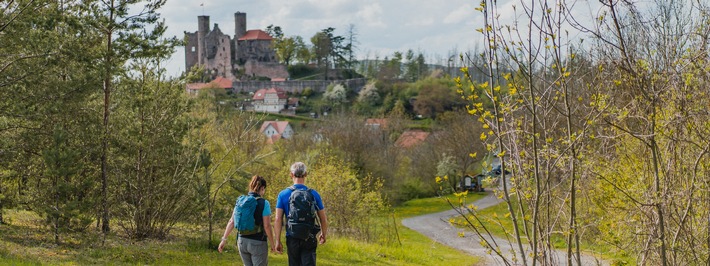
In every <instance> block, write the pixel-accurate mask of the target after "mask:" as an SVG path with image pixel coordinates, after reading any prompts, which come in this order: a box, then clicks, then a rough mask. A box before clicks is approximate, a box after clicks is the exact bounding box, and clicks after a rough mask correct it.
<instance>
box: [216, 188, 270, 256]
mask: <svg viewBox="0 0 710 266" xmlns="http://www.w3.org/2000/svg"><path fill="white" fill-rule="evenodd" d="M264 191H266V180H265V179H264V178H263V177H261V176H258V175H255V176H253V177H252V178H251V182H250V183H249V194H248V195H246V196H240V197H239V199H237V204H236V205H235V207H234V211H233V212H232V218H230V219H229V222H228V223H227V228H225V230H224V235H222V241H221V242H219V248H217V250H219V252H220V253H222V250H223V249H224V244H225V243H227V237H228V236H229V234H230V233H231V232H232V229H234V228H237V230H238V231H239V233H238V234H239V236H238V238H237V247H239V255H240V256H241V257H242V262H243V263H244V265H246V266H252V265H268V261H267V260H268V257H269V246H271V248H272V250H274V251H275V249H274V243H273V242H271V241H273V234H272V231H271V205H270V204H269V201H268V200H266V199H264V198H262V197H261V196H262V195H264ZM249 197H251V198H249ZM250 200H252V202H251V204H250V203H248V202H249V201H250ZM242 203H243V204H242ZM249 206H251V207H249ZM242 212H244V213H245V214H243V215H242ZM251 217H253V219H250V218H251ZM240 227H242V228H240ZM267 242H271V243H270V245H267Z"/></svg>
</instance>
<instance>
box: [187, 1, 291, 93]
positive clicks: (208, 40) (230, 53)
mask: <svg viewBox="0 0 710 266" xmlns="http://www.w3.org/2000/svg"><path fill="white" fill-rule="evenodd" d="M209 26H210V17H209V16H198V17H197V31H196V32H187V31H186V32H185V40H186V44H185V70H186V71H189V70H190V69H192V68H193V67H194V66H195V65H202V66H204V68H205V70H206V71H207V72H208V73H209V74H210V75H211V76H213V77H215V76H223V77H225V78H227V79H230V80H233V81H236V80H251V79H257V78H264V77H266V78H270V79H272V80H275V79H281V80H283V79H287V78H288V71H287V70H286V67H285V66H284V65H282V64H280V63H279V62H278V59H277V58H276V53H275V52H274V49H273V48H272V46H271V41H272V39H273V38H272V37H271V36H270V35H269V34H268V33H266V32H264V31H262V30H259V29H255V30H247V29H246V28H247V14H246V13H241V12H237V13H234V38H233V39H232V38H230V37H229V35H226V34H224V33H222V31H221V30H220V29H219V25H217V23H215V24H214V28H212V29H210V27H209Z"/></svg>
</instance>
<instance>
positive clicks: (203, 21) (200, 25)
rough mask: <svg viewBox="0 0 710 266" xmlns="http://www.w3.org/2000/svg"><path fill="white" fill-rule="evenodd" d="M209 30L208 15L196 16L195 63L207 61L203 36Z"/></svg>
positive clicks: (201, 63) (202, 63)
mask: <svg viewBox="0 0 710 266" xmlns="http://www.w3.org/2000/svg"><path fill="white" fill-rule="evenodd" d="M209 32H210V16H198V17H197V63H198V64H200V65H204V64H205V62H206V61H207V59H206V57H207V48H206V46H207V45H206V43H205V36H207V33H209Z"/></svg>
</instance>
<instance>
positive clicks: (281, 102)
mask: <svg viewBox="0 0 710 266" xmlns="http://www.w3.org/2000/svg"><path fill="white" fill-rule="evenodd" d="M287 102H288V96H286V92H285V91H283V90H282V89H279V88H270V89H260V90H258V91H256V92H255V93H254V96H253V97H252V105H253V106H254V111H257V112H269V113H278V112H280V111H281V110H283V109H285V108H286V104H287Z"/></svg>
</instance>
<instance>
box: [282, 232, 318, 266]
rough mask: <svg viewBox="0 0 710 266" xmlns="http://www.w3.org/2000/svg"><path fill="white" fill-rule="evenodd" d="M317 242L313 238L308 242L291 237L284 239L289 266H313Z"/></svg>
mask: <svg viewBox="0 0 710 266" xmlns="http://www.w3.org/2000/svg"><path fill="white" fill-rule="evenodd" d="M317 247H318V241H317V240H316V238H315V237H311V238H309V239H308V240H301V239H298V238H293V237H286V249H287V253H288V265H289V266H311V265H312V266H315V265H316V248H317Z"/></svg>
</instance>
